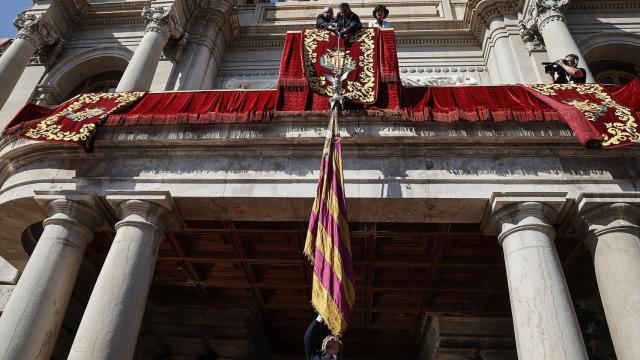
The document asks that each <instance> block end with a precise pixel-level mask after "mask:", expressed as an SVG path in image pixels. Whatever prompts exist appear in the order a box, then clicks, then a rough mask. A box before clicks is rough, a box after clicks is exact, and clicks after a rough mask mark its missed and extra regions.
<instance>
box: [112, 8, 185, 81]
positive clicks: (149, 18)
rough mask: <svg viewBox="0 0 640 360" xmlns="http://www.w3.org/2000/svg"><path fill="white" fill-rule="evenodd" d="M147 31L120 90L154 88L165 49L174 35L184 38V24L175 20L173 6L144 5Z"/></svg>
mask: <svg viewBox="0 0 640 360" xmlns="http://www.w3.org/2000/svg"><path fill="white" fill-rule="evenodd" d="M141 16H142V17H143V18H144V19H145V20H146V22H147V26H146V29H145V34H144V36H143V37H142V40H141V41H140V44H139V45H138V48H137V49H136V51H135V52H134V54H133V57H132V58H131V60H130V61H129V65H128V66H127V68H126V69H125V71H124V74H123V75H122V79H121V80H120V82H119V83H118V87H117V89H116V91H146V90H149V88H150V87H151V83H152V81H153V77H154V75H155V73H156V69H157V68H158V62H159V61H160V56H161V55H162V49H163V48H164V46H165V44H166V43H167V41H168V40H169V37H170V36H174V37H180V36H181V34H182V27H181V26H179V25H178V24H177V21H175V20H174V19H173V16H172V8H169V7H151V8H144V9H143V10H142V15H141Z"/></svg>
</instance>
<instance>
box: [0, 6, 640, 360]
mask: <svg viewBox="0 0 640 360" xmlns="http://www.w3.org/2000/svg"><path fill="white" fill-rule="evenodd" d="M375 4H377V2H369V1H364V2H360V3H358V4H352V8H353V10H354V11H355V12H356V13H358V14H359V15H360V17H361V18H362V19H363V20H364V19H368V18H369V17H370V12H371V9H372V8H373V6H375ZM385 4H386V5H387V6H388V7H389V9H390V11H391V15H390V17H389V20H390V21H391V22H392V25H393V27H394V29H395V31H396V38H397V46H398V57H399V64H400V72H401V79H402V81H403V84H404V85H405V86H424V85H452V86H455V85H496V84H516V83H542V82H548V81H549V79H547V78H546V77H545V76H546V75H545V74H544V71H543V66H542V65H541V62H543V61H548V60H554V59H557V58H560V57H563V56H564V55H566V54H567V53H575V54H578V55H579V56H580V58H581V66H582V67H584V68H585V69H586V70H587V72H588V75H587V76H588V80H590V81H598V82H606V83H614V84H622V83H625V82H626V81H628V80H630V79H633V78H637V77H638V76H639V75H640V2H638V1H637V0H620V1H611V0H469V1H467V0H426V1H413V0H410V1H399V0H389V1H386V2H385ZM327 5H334V6H335V5H337V4H333V3H328V2H326V1H311V2H309V1H290V2H277V3H262V2H260V3H255V2H253V1H250V0H238V2H234V1H229V0H151V1H149V0H112V1H103V0H47V1H45V0H36V1H35V2H34V5H33V7H32V8H31V9H26V10H25V11H24V12H22V13H21V14H19V15H18V16H17V18H16V21H15V25H16V27H17V28H18V30H19V31H18V34H17V36H16V38H15V39H13V40H11V41H8V42H3V43H2V44H0V51H1V52H2V56H0V84H2V87H0V108H1V109H0V122H1V123H2V125H3V126H4V125H6V124H7V123H8V122H9V121H10V120H11V118H12V117H13V114H15V113H16V112H17V111H18V110H19V109H20V108H21V107H22V106H23V105H24V104H25V103H26V102H29V101H31V102H34V103H36V104H39V105H45V106H53V105H58V104H60V103H62V102H64V101H66V100H67V99H69V98H71V97H73V96H74V95H76V94H78V93H81V92H86V91H134V90H135V91H138V90H141V91H147V90H148V91H153V92H158V91H186V90H209V89H229V90H233V89H268V88H272V87H274V86H275V83H276V80H277V77H278V68H279V61H280V57H281V53H282V47H283V44H284V36H285V33H286V32H287V31H297V30H300V29H302V28H305V27H310V26H312V25H313V23H314V19H315V16H316V15H317V14H318V13H319V12H321V9H322V8H323V7H325V6H327ZM324 125H325V121H324V120H316V119H304V120H300V119H292V118H286V117H281V118H276V119H274V121H272V122H271V123H269V124H212V125H206V126H187V125H185V126H152V125H149V126H137V127H120V128H119V127H113V128H105V129H102V130H101V131H100V132H99V134H98V135H97V139H96V147H95V151H94V152H92V153H85V152H84V151H83V150H82V149H77V148H72V147H69V146H64V145H59V144H46V143H36V142H30V141H25V140H21V139H17V138H14V137H8V136H5V137H3V138H2V139H0V165H1V170H0V229H1V231H0V256H1V258H0V312H2V315H1V316H0V359H2V360H4V359H45V358H53V359H65V358H68V359H129V358H134V357H135V358H136V359H229V360H231V359H235V360H240V359H273V360H284V359H299V358H300V356H301V354H302V344H301V342H302V335H303V333H304V329H305V327H306V325H307V324H308V322H309V321H310V320H311V319H312V318H313V312H312V311H311V309H310V305H309V304H308V300H309V299H308V296H309V286H310V285H309V284H310V273H309V268H308V265H307V264H306V262H305V259H304V258H303V256H302V248H301V247H302V243H303V241H304V236H305V232H306V229H305V220H307V219H308V215H309V210H310V206H311V201H312V197H313V195H314V190H315V182H316V179H317V175H318V163H319V161H318V160H319V156H320V151H319V149H320V148H321V146H322V142H323V137H324V132H323V131H324ZM342 130H343V139H344V149H345V153H344V168H345V178H346V192H347V198H348V200H347V202H348V206H349V213H350V222H351V226H352V234H353V252H354V259H355V267H356V269H355V270H356V273H357V275H358V279H357V282H358V293H357V299H358V300H357V303H356V313H355V315H354V322H353V325H351V327H350V330H349V331H348V332H347V334H345V342H346V346H347V348H346V353H347V355H348V357H349V358H351V359H439V360H443V359H446V360H453V359H469V360H471V359H486V360H492V359H516V358H519V359H570V360H575V359H611V358H613V357H614V356H617V358H618V359H621V360H626V359H638V358H640V343H639V342H638V341H636V339H637V334H639V333H640V307H639V306H640V305H639V304H640V223H639V221H640V208H639V206H640V190H639V186H640V180H639V174H640V162H639V159H640V151H639V150H638V149H636V148H625V149H613V150H606V151H604V150H592V149H591V150H590V149H585V148H583V147H581V146H580V144H579V143H578V142H577V141H576V139H575V136H574V134H573V133H572V132H571V130H570V129H569V128H568V127H566V126H565V125H564V124H561V123H555V122H543V123H537V122H532V123H527V122H519V123H516V122H504V123H452V124H448V123H435V122H432V123H428V122H427V123H406V122H402V121H400V120H399V119H391V121H385V120H382V119H374V118H367V117H365V116H363V117H362V118H359V119H352V120H349V121H345V122H344V123H343V124H342ZM605 315H606V317H605Z"/></svg>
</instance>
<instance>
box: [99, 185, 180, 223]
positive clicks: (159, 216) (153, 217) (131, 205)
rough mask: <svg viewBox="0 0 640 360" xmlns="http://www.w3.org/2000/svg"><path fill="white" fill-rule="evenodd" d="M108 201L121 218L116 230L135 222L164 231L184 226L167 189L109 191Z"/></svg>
mask: <svg viewBox="0 0 640 360" xmlns="http://www.w3.org/2000/svg"><path fill="white" fill-rule="evenodd" d="M107 202H108V203H109V205H111V207H112V208H113V209H114V210H115V211H116V213H117V215H118V217H119V218H120V219H121V220H120V221H119V222H118V223H117V224H116V230H117V229H118V228H119V227H121V226H123V225H131V224H132V223H133V222H135V223H137V224H142V225H146V226H152V227H154V228H155V229H156V230H158V231H161V232H164V231H169V230H176V229H179V228H181V227H182V226H183V221H182V218H181V216H180V215H179V214H177V211H176V210H177V207H176V205H175V203H174V201H173V198H172V197H171V194H170V193H169V192H167V191H107Z"/></svg>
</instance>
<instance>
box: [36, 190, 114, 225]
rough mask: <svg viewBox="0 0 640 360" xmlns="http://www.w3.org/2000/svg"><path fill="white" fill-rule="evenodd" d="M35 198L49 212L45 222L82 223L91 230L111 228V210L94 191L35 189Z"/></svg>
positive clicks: (45, 223)
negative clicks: (109, 210) (107, 208)
mask: <svg viewBox="0 0 640 360" xmlns="http://www.w3.org/2000/svg"><path fill="white" fill-rule="evenodd" d="M34 193H35V196H34V199H35V200H36V202H38V203H39V204H40V205H41V206H43V207H44V208H45V210H46V212H47V218H46V219H45V220H44V222H43V224H44V225H45V226H46V225H47V224H53V223H66V224H70V223H73V224H76V225H78V224H79V225H81V226H82V227H84V228H85V229H86V231H87V232H90V233H91V234H90V235H92V234H93V231H96V230H101V229H107V228H110V226H109V223H110V221H109V220H110V219H109V216H108V214H109V212H108V211H106V209H105V207H104V206H103V205H102V203H101V202H100V200H99V199H98V197H97V196H96V194H95V193H94V192H89V191H73V190H63V191H34Z"/></svg>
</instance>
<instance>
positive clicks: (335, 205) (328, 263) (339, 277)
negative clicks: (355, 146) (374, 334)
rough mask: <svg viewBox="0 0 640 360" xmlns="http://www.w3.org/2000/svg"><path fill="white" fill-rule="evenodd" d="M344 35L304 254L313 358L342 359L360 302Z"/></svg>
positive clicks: (309, 354) (308, 351)
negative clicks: (347, 158) (344, 125)
mask: <svg viewBox="0 0 640 360" xmlns="http://www.w3.org/2000/svg"><path fill="white" fill-rule="evenodd" d="M336 35H337V37H338V54H339V55H338V59H337V64H335V65H337V66H332V67H331V68H330V70H331V71H332V74H333V76H326V78H327V80H329V81H331V82H332V84H333V86H332V89H333V95H332V96H331V98H330V104H331V117H330V119H329V125H328V127H327V137H326V139H325V143H324V149H323V152H322V161H321V164H320V176H319V179H318V187H317V190H316V197H315V200H314V203H313V207H312V209H311V216H310V219H309V228H308V232H307V239H306V243H305V248H304V254H305V255H306V256H307V258H308V259H309V261H310V262H311V264H312V265H313V286H312V293H311V304H312V305H313V307H314V309H315V310H316V311H317V312H318V314H319V315H318V317H317V318H316V319H315V320H313V322H312V323H311V325H310V326H309V329H308V330H307V332H306V333H305V338H304V340H305V341H304V343H305V355H306V358H307V360H339V359H340V358H341V353H342V347H343V344H342V340H341V338H340V336H341V335H342V334H343V333H344V331H345V330H346V328H347V323H348V321H349V318H350V317H351V314H352V312H353V304H354V302H355V286H354V285H355V281H354V275H353V262H352V256H351V241H350V237H349V224H348V222H347V211H346V198H345V192H344V178H343V174H342V144H341V142H340V131H339V127H338V117H339V115H340V113H341V110H342V106H343V103H344V96H343V95H342V82H343V81H344V80H345V79H346V78H347V74H348V73H349V71H350V70H346V71H345V69H344V56H345V53H344V52H345V51H344V50H343V48H342V47H341V46H340V41H341V39H340V36H339V35H340V34H339V33H338V34H336ZM322 324H324V325H326V327H327V328H328V329H329V330H330V332H331V335H329V336H327V337H325V339H324V341H323V342H322V346H321V348H320V349H317V348H315V347H314V346H313V338H314V336H315V335H316V334H317V333H318V331H319V330H320V328H321V327H322Z"/></svg>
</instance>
